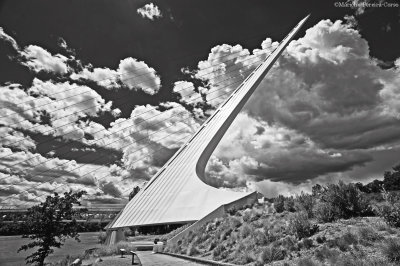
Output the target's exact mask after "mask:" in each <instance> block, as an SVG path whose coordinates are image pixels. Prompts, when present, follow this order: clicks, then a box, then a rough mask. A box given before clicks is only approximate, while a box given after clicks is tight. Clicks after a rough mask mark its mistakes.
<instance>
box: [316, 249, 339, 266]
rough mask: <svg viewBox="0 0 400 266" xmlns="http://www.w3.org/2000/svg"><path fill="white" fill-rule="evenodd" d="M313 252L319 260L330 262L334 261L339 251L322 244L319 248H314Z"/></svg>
mask: <svg viewBox="0 0 400 266" xmlns="http://www.w3.org/2000/svg"><path fill="white" fill-rule="evenodd" d="M314 254H315V257H316V258H317V260H319V261H325V260H328V261H330V262H331V263H335V262H336V261H337V260H338V257H339V254H340V253H339V251H337V250H335V249H329V248H328V247H327V246H323V247H322V248H321V249H318V250H316V251H315V253H314Z"/></svg>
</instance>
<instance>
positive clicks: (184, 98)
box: [173, 81, 204, 105]
mask: <svg viewBox="0 0 400 266" xmlns="http://www.w3.org/2000/svg"><path fill="white" fill-rule="evenodd" d="M199 90H200V91H201V90H204V88H200V89H199ZM173 92H176V93H178V94H179V95H180V96H181V102H183V103H186V104H191V105H196V104H197V103H201V102H203V99H202V96H201V94H200V93H198V92H196V91H195V88H194V85H193V83H192V82H188V81H177V82H175V84H174V88H173Z"/></svg>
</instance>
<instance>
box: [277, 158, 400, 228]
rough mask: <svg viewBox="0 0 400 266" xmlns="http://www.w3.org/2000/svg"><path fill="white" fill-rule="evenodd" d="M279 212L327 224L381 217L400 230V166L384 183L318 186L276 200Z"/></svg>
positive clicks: (388, 175)
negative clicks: (306, 217) (365, 217)
mask: <svg viewBox="0 0 400 266" xmlns="http://www.w3.org/2000/svg"><path fill="white" fill-rule="evenodd" d="M273 203H274V208H275V210H276V212H278V213H281V212H284V211H287V212H299V211H301V212H304V213H306V214H307V216H308V218H315V219H317V220H318V221H319V222H322V223H326V222H332V221H335V220H338V219H349V218H351V217H360V216H361V217H362V216H380V217H382V218H383V219H384V220H385V221H386V223H388V224H389V225H392V226H395V227H400V165H398V166H396V167H393V171H387V172H385V174H384V179H383V180H382V181H381V180H374V181H372V182H370V183H368V184H366V185H363V184H361V183H349V184H345V183H344V182H339V183H338V184H328V185H319V184H317V185H315V186H313V188H312V193H311V194H307V193H304V192H302V193H301V194H300V195H297V196H295V197H293V196H289V197H285V196H282V195H279V196H278V197H276V198H275V199H273Z"/></svg>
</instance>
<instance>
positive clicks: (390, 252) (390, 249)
mask: <svg viewBox="0 0 400 266" xmlns="http://www.w3.org/2000/svg"><path fill="white" fill-rule="evenodd" d="M382 253H383V254H384V255H385V256H386V257H387V258H388V259H389V260H390V261H392V262H400V239H399V238H389V239H387V240H385V241H384V244H383V246H382Z"/></svg>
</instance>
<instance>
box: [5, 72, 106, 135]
mask: <svg viewBox="0 0 400 266" xmlns="http://www.w3.org/2000/svg"><path fill="white" fill-rule="evenodd" d="M0 96H1V100H0V102H1V103H2V104H3V106H4V108H2V109H0V123H1V124H3V125H9V126H10V127H12V128H23V129H30V130H32V131H34V132H41V133H43V134H47V135H50V134H51V135H55V136H63V137H64V138H67V139H79V138H82V137H83V136H84V133H85V132H84V129H83V128H82V127H81V126H80V124H79V123H78V121H79V119H81V118H83V117H87V116H96V115H97V113H99V112H100V111H110V104H107V103H106V102H105V100H104V99H103V98H102V97H101V96H100V95H99V94H98V93H97V92H95V91H94V90H92V89H90V88H89V87H87V86H78V85H76V84H74V83H69V82H64V83H54V82H52V81H42V80H40V79H37V78H35V79H34V80H33V82H32V86H31V87H30V88H29V89H28V90H23V89H22V88H21V87H20V86H18V85H15V84H13V85H8V86H5V87H2V90H0ZM44 114H45V115H47V119H48V121H47V123H44V121H42V119H43V115H44Z"/></svg>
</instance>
